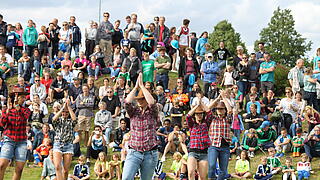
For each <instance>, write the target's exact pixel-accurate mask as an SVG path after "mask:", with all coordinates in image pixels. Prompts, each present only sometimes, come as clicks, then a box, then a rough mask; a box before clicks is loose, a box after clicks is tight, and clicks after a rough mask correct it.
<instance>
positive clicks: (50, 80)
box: [40, 78, 53, 94]
mask: <svg viewBox="0 0 320 180" xmlns="http://www.w3.org/2000/svg"><path fill="white" fill-rule="evenodd" d="M52 81H53V79H49V80H45V79H44V78H43V79H41V81H40V83H41V84H43V85H44V86H45V87H46V92H47V94H48V91H49V88H50V86H51V84H52Z"/></svg>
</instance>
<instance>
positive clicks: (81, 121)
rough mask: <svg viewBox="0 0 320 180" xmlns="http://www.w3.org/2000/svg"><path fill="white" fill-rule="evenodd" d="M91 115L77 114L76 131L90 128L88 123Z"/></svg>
mask: <svg viewBox="0 0 320 180" xmlns="http://www.w3.org/2000/svg"><path fill="white" fill-rule="evenodd" d="M90 122H91V117H86V116H79V117H78V124H77V126H76V128H75V129H76V131H89V130H90V127H91V126H90V124H91V123H90Z"/></svg>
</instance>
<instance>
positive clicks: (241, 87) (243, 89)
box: [237, 81, 248, 94]
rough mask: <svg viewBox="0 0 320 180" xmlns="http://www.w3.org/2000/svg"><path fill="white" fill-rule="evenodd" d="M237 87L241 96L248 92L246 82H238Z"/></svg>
mask: <svg viewBox="0 0 320 180" xmlns="http://www.w3.org/2000/svg"><path fill="white" fill-rule="evenodd" d="M237 85H238V87H239V91H240V92H242V94H246V92H247V91H248V82H247V81H238V82H237Z"/></svg>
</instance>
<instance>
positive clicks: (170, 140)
mask: <svg viewBox="0 0 320 180" xmlns="http://www.w3.org/2000/svg"><path fill="white" fill-rule="evenodd" d="M173 138H174V134H173V133H170V134H169V136H168V143H167V145H166V147H165V148H164V152H163V155H162V158H161V160H162V161H165V160H166V154H167V153H168V152H169V150H173V149H175V148H176V147H175V144H174V143H173ZM174 151H175V150H174Z"/></svg>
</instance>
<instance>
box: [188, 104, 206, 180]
mask: <svg viewBox="0 0 320 180" xmlns="http://www.w3.org/2000/svg"><path fill="white" fill-rule="evenodd" d="M193 115H194V116H193ZM211 120H212V111H211V110H210V109H209V108H208V107H207V106H206V105H204V104H203V102H202V101H199V102H198V104H197V105H196V106H194V107H193V108H192V109H191V110H190V111H189V113H188V114H187V117H186V122H187V124H188V127H189V131H190V142H189V154H188V162H187V167H188V177H189V179H190V180H194V179H195V170H196V169H197V170H198V172H199V175H200V180H204V179H206V176H207V172H208V148H209V147H210V139H209V135H208V128H209V126H210V123H211Z"/></svg>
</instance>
